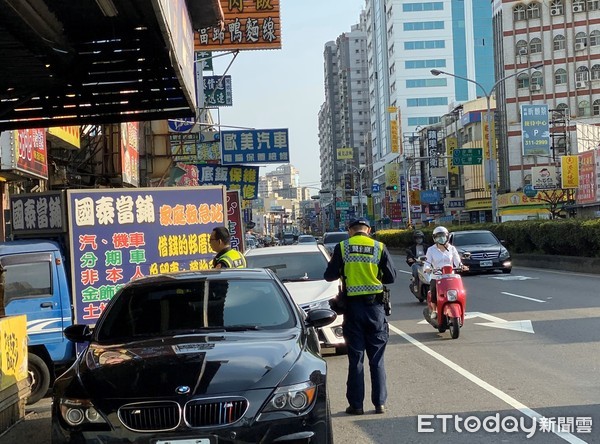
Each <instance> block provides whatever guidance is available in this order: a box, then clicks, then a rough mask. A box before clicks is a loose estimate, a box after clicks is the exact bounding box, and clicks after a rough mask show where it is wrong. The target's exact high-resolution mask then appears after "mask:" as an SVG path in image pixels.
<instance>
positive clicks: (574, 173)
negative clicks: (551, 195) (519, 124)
mask: <svg viewBox="0 0 600 444" xmlns="http://www.w3.org/2000/svg"><path fill="white" fill-rule="evenodd" d="M560 167H561V185H562V186H561V188H579V156H562V157H561V165H560Z"/></svg>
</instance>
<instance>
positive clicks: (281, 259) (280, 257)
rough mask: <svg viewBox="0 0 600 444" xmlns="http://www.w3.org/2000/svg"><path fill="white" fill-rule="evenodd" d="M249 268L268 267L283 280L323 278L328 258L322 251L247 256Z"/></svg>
mask: <svg viewBox="0 0 600 444" xmlns="http://www.w3.org/2000/svg"><path fill="white" fill-rule="evenodd" d="M246 264H247V265H248V267H249V268H268V269H270V270H273V272H275V274H276V275H277V276H278V277H279V279H281V280H282V281H299V280H313V281H314V280H322V279H323V273H324V272H325V269H326V268H327V258H326V257H325V255H324V254H323V253H322V252H321V251H315V252H312V251H311V252H302V253H300V252H297V251H296V252H293V253H286V254H282V253H277V254H261V255H255V256H248V257H246Z"/></svg>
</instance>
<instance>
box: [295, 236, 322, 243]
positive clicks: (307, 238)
mask: <svg viewBox="0 0 600 444" xmlns="http://www.w3.org/2000/svg"><path fill="white" fill-rule="evenodd" d="M298 243H299V244H316V243H317V240H316V239H315V238H314V236H298Z"/></svg>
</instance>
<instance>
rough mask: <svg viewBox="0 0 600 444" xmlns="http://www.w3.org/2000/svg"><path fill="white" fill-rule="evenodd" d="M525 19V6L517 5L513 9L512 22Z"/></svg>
mask: <svg viewBox="0 0 600 444" xmlns="http://www.w3.org/2000/svg"><path fill="white" fill-rule="evenodd" d="M526 18H527V13H526V12H525V6H524V5H517V6H515V7H514V9H513V20H514V21H515V22H516V21H519V20H525V19H526Z"/></svg>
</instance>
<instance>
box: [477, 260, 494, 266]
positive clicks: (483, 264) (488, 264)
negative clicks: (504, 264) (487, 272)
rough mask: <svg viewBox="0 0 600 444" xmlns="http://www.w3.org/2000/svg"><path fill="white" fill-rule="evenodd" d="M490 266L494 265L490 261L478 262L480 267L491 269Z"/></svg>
mask: <svg viewBox="0 0 600 444" xmlns="http://www.w3.org/2000/svg"><path fill="white" fill-rule="evenodd" d="M492 265H494V263H493V262H492V261H480V262H479V266H480V267H491V266H492Z"/></svg>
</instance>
